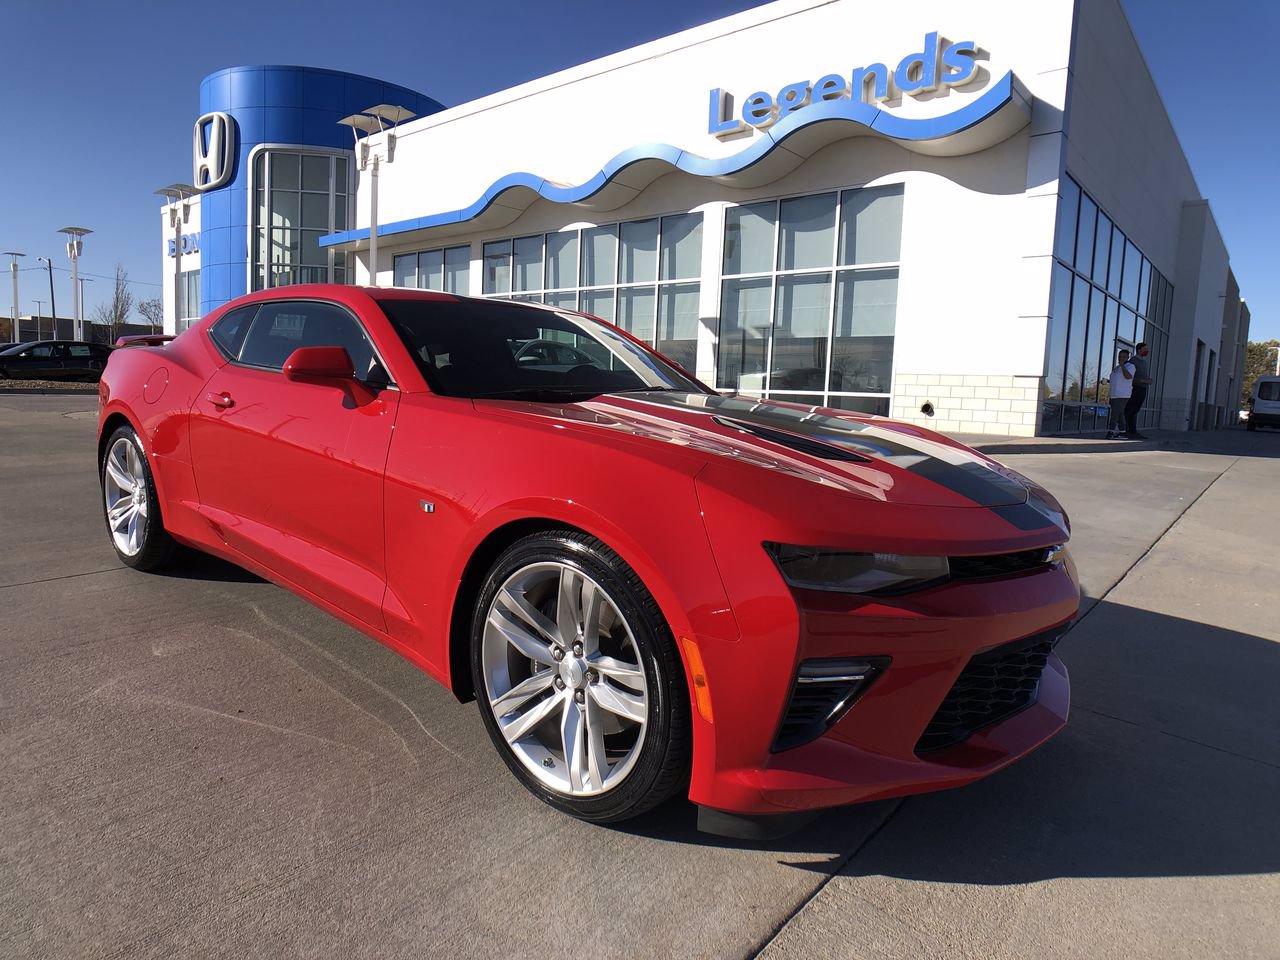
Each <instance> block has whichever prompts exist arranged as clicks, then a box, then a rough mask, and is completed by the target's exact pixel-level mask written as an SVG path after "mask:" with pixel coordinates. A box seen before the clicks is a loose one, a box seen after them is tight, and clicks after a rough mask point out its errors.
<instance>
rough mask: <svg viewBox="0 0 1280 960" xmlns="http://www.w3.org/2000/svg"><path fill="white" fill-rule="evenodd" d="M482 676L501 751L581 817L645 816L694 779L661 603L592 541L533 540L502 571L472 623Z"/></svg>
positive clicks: (683, 696)
mask: <svg viewBox="0 0 1280 960" xmlns="http://www.w3.org/2000/svg"><path fill="white" fill-rule="evenodd" d="M471 653H472V658H471V659H472V664H471V666H472V677H473V680H474V682H475V689H476V697H477V699H478V700H479V702H480V710H481V715H482V717H483V719H484V724H485V729H486V730H487V731H488V733H489V736H490V738H491V739H492V740H493V742H494V745H495V746H496V747H497V748H498V752H499V753H500V754H501V755H502V758H503V759H504V760H505V761H506V763H507V766H508V767H510V769H511V770H512V772H513V773H514V774H515V775H516V777H517V778H518V779H519V780H520V781H521V782H522V783H523V784H524V785H525V787H527V788H528V789H529V790H530V791H531V792H532V793H534V794H535V795H536V796H538V797H539V798H541V799H542V800H543V801H545V802H546V803H548V804H550V805H551V806H553V807H555V808H557V809H558V810H561V811H563V812H565V813H568V814H571V815H572V816H575V817H579V818H581V819H584V820H590V821H594V822H597V823H611V822H616V821H620V820H626V819H629V818H631V817H635V816H638V815H639V814H641V813H643V812H645V811H646V810H648V809H650V808H652V807H654V806H656V805H657V804H659V803H661V802H662V801H664V800H666V799H667V798H669V797H670V796H672V795H673V794H674V793H675V792H676V791H677V790H678V789H679V788H680V787H682V786H683V785H684V784H685V782H686V781H687V777H688V767H689V755H690V716H689V696H688V692H687V688H686V686H685V682H684V670H683V668H682V666H681V662H680V657H679V654H678V653H677V652H676V648H675V643H674V641H673V639H672V636H671V631H670V629H669V628H668V627H667V624H666V621H665V620H664V619H663V617H662V614H661V612H660V611H659V609H658V605H657V603H656V602H655V601H654V599H653V597H652V595H651V594H650V593H649V591H648V590H647V589H646V588H645V586H644V584H643V583H641V581H640V578H639V577H637V576H636V574H635V573H634V571H632V570H631V568H630V567H628V566H627V565H626V563H624V562H623V561H622V559H621V558H619V557H618V555H617V554H615V553H614V552H613V551H612V550H610V549H609V548H608V547H607V546H605V545H604V544H603V543H601V542H600V541H599V540H596V539H595V538H594V537H590V536H588V535H586V534H583V533H580V532H577V531H571V530H552V531H547V532H544V533H538V534H534V535H532V536H529V537H525V538H524V539H523V540H520V541H518V542H517V543H515V544H513V545H512V546H511V547H509V548H508V549H507V550H506V551H504V552H503V554H502V555H501V556H500V557H499V558H498V560H497V561H496V562H495V563H494V565H493V567H492V569H491V570H490V571H489V576H488V577H487V579H486V582H485V588H484V590H483V591H482V592H481V595H480V599H479V603H478V605H477V607H476V613H475V617H474V621H473V625H472V635H471Z"/></svg>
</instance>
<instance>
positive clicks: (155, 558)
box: [99, 427, 177, 570]
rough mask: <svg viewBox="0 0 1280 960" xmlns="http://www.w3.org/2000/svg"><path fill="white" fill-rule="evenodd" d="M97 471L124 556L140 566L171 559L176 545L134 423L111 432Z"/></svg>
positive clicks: (153, 565)
mask: <svg viewBox="0 0 1280 960" xmlns="http://www.w3.org/2000/svg"><path fill="white" fill-rule="evenodd" d="M99 477H100V479H101V481H102V510H103V516H104V517H105V518H106V521H107V531H108V533H110V535H111V546H112V547H114V548H115V551H116V556H117V557H119V558H120V560H121V562H123V563H125V564H128V565H129V566H131V567H133V568H134V569H136V570H154V569H156V568H157V567H162V566H164V565H165V564H167V563H168V562H169V561H170V560H172V559H173V555H174V552H175V551H176V549H177V545H176V544H175V543H174V541H173V539H172V538H171V537H170V536H169V534H168V533H166V532H165V529H164V521H163V520H162V519H161V516H160V498H159V497H158V496H157V494H156V484H155V480H154V479H152V476H151V466H150V464H148V463H147V455H146V451H144V450H143V449H142V444H141V443H140V442H139V440H138V435H137V434H136V433H134V432H133V429H132V428H131V427H119V428H117V429H116V431H115V432H114V433H113V434H111V438H110V439H109V440H108V441H107V446H106V450H105V451H104V453H103V457H102V463H101V464H99Z"/></svg>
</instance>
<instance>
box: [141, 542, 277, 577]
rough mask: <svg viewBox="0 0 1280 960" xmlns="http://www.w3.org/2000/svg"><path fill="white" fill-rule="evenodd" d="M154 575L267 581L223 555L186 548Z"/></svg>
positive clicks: (181, 549) (180, 550) (180, 549)
mask: <svg viewBox="0 0 1280 960" xmlns="http://www.w3.org/2000/svg"><path fill="white" fill-rule="evenodd" d="M154 575H156V576H161V577H174V578H177V579H182V580H207V581H210V582H214V583H266V582H267V581H265V580H263V579H262V577H260V576H258V575H257V574H256V573H250V572H249V571H248V570H246V569H244V567H237V566H236V565H235V564H234V563H229V562H227V561H226V560H223V559H222V558H221V557H215V556H213V555H212V554H208V553H203V552H201V551H199V550H188V549H186V548H179V552H178V556H177V557H176V558H175V560H174V562H173V563H172V564H170V565H169V566H167V567H163V568H161V569H159V570H156V571H154Z"/></svg>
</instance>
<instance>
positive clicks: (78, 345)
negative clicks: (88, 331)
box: [0, 340, 113, 382]
mask: <svg viewBox="0 0 1280 960" xmlns="http://www.w3.org/2000/svg"><path fill="white" fill-rule="evenodd" d="M112 349H113V348H112V347H108V346H106V345H105V344H101V343H85V342H84V341H83V340H39V341H33V342H30V343H19V344H15V345H14V346H12V347H9V348H8V349H5V350H0V380H4V379H8V380H88V381H90V382H97V380H98V378H99V377H101V376H102V368H103V367H105V366H106V365H107V357H109V356H111V351H112Z"/></svg>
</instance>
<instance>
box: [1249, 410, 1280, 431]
mask: <svg viewBox="0 0 1280 960" xmlns="http://www.w3.org/2000/svg"><path fill="white" fill-rule="evenodd" d="M1247 422H1249V423H1252V424H1253V425H1255V426H1258V427H1280V413H1259V412H1258V411H1256V410H1253V411H1250V413H1249V419H1248V421H1247Z"/></svg>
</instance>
